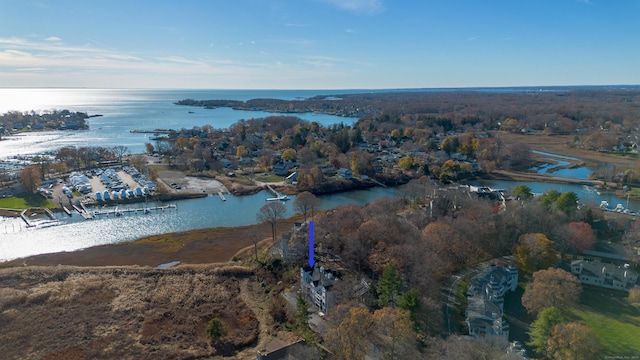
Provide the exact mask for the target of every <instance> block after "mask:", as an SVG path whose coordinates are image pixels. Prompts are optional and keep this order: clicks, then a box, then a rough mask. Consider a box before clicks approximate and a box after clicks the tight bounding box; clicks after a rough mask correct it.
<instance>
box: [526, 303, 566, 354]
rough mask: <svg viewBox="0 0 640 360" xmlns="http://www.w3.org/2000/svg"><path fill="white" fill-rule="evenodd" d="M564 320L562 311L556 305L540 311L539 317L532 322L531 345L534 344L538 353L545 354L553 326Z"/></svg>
mask: <svg viewBox="0 0 640 360" xmlns="http://www.w3.org/2000/svg"><path fill="white" fill-rule="evenodd" d="M564 322H565V320H564V317H563V316H562V312H561V311H560V310H559V309H558V308H557V307H555V306H551V307H548V308H545V309H544V310H542V311H540V313H539V314H538V318H537V319H536V320H535V321H534V322H533V323H531V330H530V331H529V338H530V339H531V340H530V341H529V345H530V346H533V347H534V348H535V349H536V352H537V353H538V354H540V355H545V354H546V352H547V341H548V340H549V339H550V338H551V335H552V330H553V327H554V326H556V325H558V324H562V323H564Z"/></svg>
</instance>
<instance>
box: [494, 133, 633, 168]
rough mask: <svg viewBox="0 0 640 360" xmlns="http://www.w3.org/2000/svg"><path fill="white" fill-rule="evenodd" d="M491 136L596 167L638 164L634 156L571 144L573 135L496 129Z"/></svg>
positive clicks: (624, 166) (619, 166) (620, 166)
mask: <svg viewBox="0 0 640 360" xmlns="http://www.w3.org/2000/svg"><path fill="white" fill-rule="evenodd" d="M493 136H495V137H499V138H501V139H502V141H503V142H504V143H505V144H528V145H529V147H530V148H531V149H532V150H538V151H544V152H548V153H552V154H558V155H564V156H571V157H575V158H579V159H581V160H582V161H583V162H584V163H585V164H586V165H588V166H593V167H597V166H599V165H600V164H604V163H606V164H612V165H614V166H615V167H616V169H619V170H620V171H623V170H625V169H635V168H636V166H637V165H638V158H636V157H632V156H625V155H618V154H611V153H603V152H598V151H591V150H585V149H581V148H579V147H578V146H572V144H573V135H552V136H549V135H541V134H540V135H538V134H527V135H521V134H513V133H509V132H504V131H496V132H494V133H493ZM570 166H571V165H570Z"/></svg>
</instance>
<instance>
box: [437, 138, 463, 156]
mask: <svg viewBox="0 0 640 360" xmlns="http://www.w3.org/2000/svg"><path fill="white" fill-rule="evenodd" d="M458 146H460V143H459V142H458V137H457V136H447V137H446V138H444V140H442V142H441V143H440V149H442V150H444V151H445V152H446V153H447V154H451V153H452V152H454V151H456V149H458Z"/></svg>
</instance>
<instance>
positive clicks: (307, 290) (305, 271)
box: [300, 263, 338, 314]
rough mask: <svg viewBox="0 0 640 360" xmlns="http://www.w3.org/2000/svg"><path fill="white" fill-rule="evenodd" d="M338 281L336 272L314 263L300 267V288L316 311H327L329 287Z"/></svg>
mask: <svg viewBox="0 0 640 360" xmlns="http://www.w3.org/2000/svg"><path fill="white" fill-rule="evenodd" d="M337 281H338V279H337V278H336V273H335V272H334V271H332V270H329V269H325V268H324V267H322V266H319V265H318V263H315V264H314V266H313V267H309V266H304V267H301V268H300V290H301V291H302V294H303V295H305V296H306V297H308V298H309V299H310V300H311V303H312V304H313V305H315V307H316V308H318V311H321V312H323V313H325V314H326V313H327V311H328V310H329V307H330V304H331V296H330V292H329V289H330V288H331V287H332V286H333V285H335V283H336V282H337Z"/></svg>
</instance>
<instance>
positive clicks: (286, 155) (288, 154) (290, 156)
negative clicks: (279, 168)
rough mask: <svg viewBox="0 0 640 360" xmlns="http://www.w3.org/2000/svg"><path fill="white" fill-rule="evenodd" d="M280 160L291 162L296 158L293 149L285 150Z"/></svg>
mask: <svg viewBox="0 0 640 360" xmlns="http://www.w3.org/2000/svg"><path fill="white" fill-rule="evenodd" d="M281 157H282V160H293V159H295V158H296V151H295V150H293V149H286V150H284V151H283V152H282V156H281Z"/></svg>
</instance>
